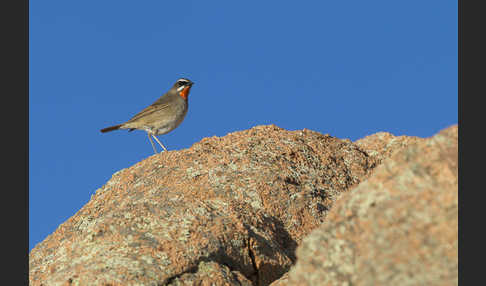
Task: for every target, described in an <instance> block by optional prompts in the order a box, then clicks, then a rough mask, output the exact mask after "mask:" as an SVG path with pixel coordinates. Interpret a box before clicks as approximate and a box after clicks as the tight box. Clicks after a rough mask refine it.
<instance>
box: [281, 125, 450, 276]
mask: <svg viewBox="0 0 486 286" xmlns="http://www.w3.org/2000/svg"><path fill="white" fill-rule="evenodd" d="M457 134H458V127H457V125H455V126H452V127H449V128H447V129H445V130H443V131H441V132H440V133H439V134H437V135H435V136H434V137H432V138H428V139H425V140H417V142H415V144H412V145H410V146H408V147H407V148H405V149H403V150H401V151H397V152H395V153H394V155H392V157H391V158H388V159H385V160H384V161H383V164H382V165H380V166H379V167H377V168H376V169H375V171H374V172H373V175H372V176H371V177H370V178H369V179H367V180H366V181H364V182H362V183H361V184H359V186H357V187H356V188H354V189H353V190H351V191H349V192H347V193H345V194H343V195H342V196H341V197H340V198H339V200H337V202H336V203H335V205H334V206H333V209H332V210H331V211H330V213H329V215H328V216H327V218H326V222H324V223H323V224H322V225H321V226H320V227H318V228H317V229H316V230H314V231H313V232H312V233H311V234H310V235H309V236H307V237H306V238H305V239H304V240H303V241H302V244H301V245H300V246H299V247H298V249H297V263H296V265H295V266H294V267H292V269H291V270H290V272H289V274H288V278H286V277H283V278H282V279H281V280H278V281H276V282H274V283H273V284H272V285H457V284H458V243H457V241H458V189H457V188H458V137H457V136H458V135H457ZM380 136H381V135H380ZM384 136H386V135H384ZM414 140H415V139H414ZM364 141H366V140H364ZM364 141H362V142H361V143H363V144H364V143H365V142H364ZM378 141H379V140H378ZM375 142H376V141H375ZM368 143H369V142H368ZM368 143H367V144H368ZM388 144H389V143H386V144H383V143H381V142H378V143H376V146H385V145H388ZM358 145H360V144H359V143H358ZM361 146H363V145H361ZM379 148H381V147H379Z"/></svg>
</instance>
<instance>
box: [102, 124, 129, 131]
mask: <svg viewBox="0 0 486 286" xmlns="http://www.w3.org/2000/svg"><path fill="white" fill-rule="evenodd" d="M122 125H123V124H118V125H115V126H110V127H106V128H103V129H101V130H100V131H101V132H102V133H105V132H110V131H113V130H118V129H120V127H121V126H122Z"/></svg>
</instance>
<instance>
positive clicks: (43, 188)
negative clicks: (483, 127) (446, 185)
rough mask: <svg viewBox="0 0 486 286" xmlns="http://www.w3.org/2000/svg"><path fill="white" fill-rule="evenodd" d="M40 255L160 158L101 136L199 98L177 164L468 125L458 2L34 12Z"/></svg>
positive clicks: (93, 6)
mask: <svg viewBox="0 0 486 286" xmlns="http://www.w3.org/2000/svg"><path fill="white" fill-rule="evenodd" d="M29 5H30V18H29V19H30V20H29V21H30V22H29V26H30V31H29V33H30V36H29V41H30V43H29V49H30V52H29V61H30V63H29V89H30V95H29V101H30V102H29V109H30V110H29V137H30V138H29V188H30V190H29V250H30V249H32V248H33V247H34V246H35V245H36V244H37V243H39V242H41V241H42V240H43V239H45V238H46V237H47V235H49V234H51V233H52V232H54V231H55V230H56V228H57V227H58V226H59V225H60V224H61V223H63V222H64V221H66V220H67V219H68V218H69V217H71V216H73V215H74V214H75V213H76V212H77V211H78V210H79V209H80V208H81V207H82V206H83V205H84V204H86V203H87V202H88V201H89V199H90V198H91V196H92V195H93V194H94V193H95V191H96V189H98V188H99V187H101V186H102V185H103V184H104V183H106V181H107V180H109V179H110V177H111V175H112V174H113V173H114V172H116V171H118V170H121V169H123V168H127V167H130V166H132V165H133V164H135V163H137V162H139V161H141V160H143V159H145V158H147V157H149V156H151V155H153V151H152V147H151V145H150V142H149V141H148V139H147V136H146V134H145V133H144V132H142V131H135V132H130V133H128V132H127V131H126V130H122V131H114V132H111V133H105V134H102V133H100V132H99V130H100V129H101V128H103V127H107V126H110V125H114V124H118V123H122V122H124V121H126V120H128V119H130V118H131V117H132V116H133V115H134V114H136V113H137V112H139V111H140V110H142V109H143V108H144V107H146V106H147V105H149V104H151V103H152V102H154V101H155V100H156V99H157V98H158V97H159V96H161V95H162V94H163V93H165V92H166V91H167V90H168V89H169V88H170V87H171V86H172V84H173V83H174V82H175V81H176V80H177V79H178V78H179V77H187V78H189V79H191V80H192V81H194V82H195V85H194V87H193V88H192V91H191V94H190V96H189V101H190V102H189V113H188V115H187V116H186V118H185V120H184V122H183V123H182V124H181V125H180V126H179V127H178V128H177V129H176V130H174V131H172V132H171V133H169V134H166V135H162V136H159V138H160V139H161V141H162V142H163V143H164V145H165V146H166V147H167V148H168V149H169V150H179V149H184V148H189V147H190V146H192V144H194V143H195V142H198V141H200V140H201V139H202V138H204V137H210V136H214V135H216V136H224V135H226V134H227V133H230V132H233V131H238V130H244V129H248V128H251V127H253V126H255V125H262V124H272V123H273V124H276V125H277V126H279V127H282V128H285V129H287V130H296V129H303V128H308V129H311V130H315V131H319V132H321V133H324V134H326V133H328V134H330V135H332V136H335V137H338V138H349V139H351V140H356V139H359V138H362V137H364V136H366V135H369V134H373V133H376V132H378V131H387V132H391V133H393V134H395V135H413V136H420V137H428V136H432V135H433V134H435V133H437V132H438V131H439V130H441V129H443V128H445V127H448V126H450V125H452V124H456V123H457V122H458V119H457V116H458V115H457V87H458V83H457V68H458V67H457V45H458V44H457V32H458V29H457V1H449V0H446V1H445V0H441V1H439V0H430V1H361V0H354V1H352V0H349V1H322V0H321V1H160V0H146V1H122V0H118V1H112V0H105V1H92V0H85V1H60V0H59V1H53V0H45V1H30V4H29Z"/></svg>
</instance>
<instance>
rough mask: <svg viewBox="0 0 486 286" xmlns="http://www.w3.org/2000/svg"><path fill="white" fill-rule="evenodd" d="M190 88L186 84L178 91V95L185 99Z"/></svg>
mask: <svg viewBox="0 0 486 286" xmlns="http://www.w3.org/2000/svg"><path fill="white" fill-rule="evenodd" d="M190 89H191V87H190V86H187V87H185V88H184V89H183V90H182V91H181V92H180V93H179V95H180V96H181V97H182V98H184V99H185V100H187V97H188V96H189V90H190Z"/></svg>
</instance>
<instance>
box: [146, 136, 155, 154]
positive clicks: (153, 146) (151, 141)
mask: <svg viewBox="0 0 486 286" xmlns="http://www.w3.org/2000/svg"><path fill="white" fill-rule="evenodd" d="M147 135H148V138H149V140H150V143H152V148H154V153H155V154H157V149H155V145H154V141H153V140H152V138H151V137H150V134H149V133H148V132H147Z"/></svg>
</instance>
